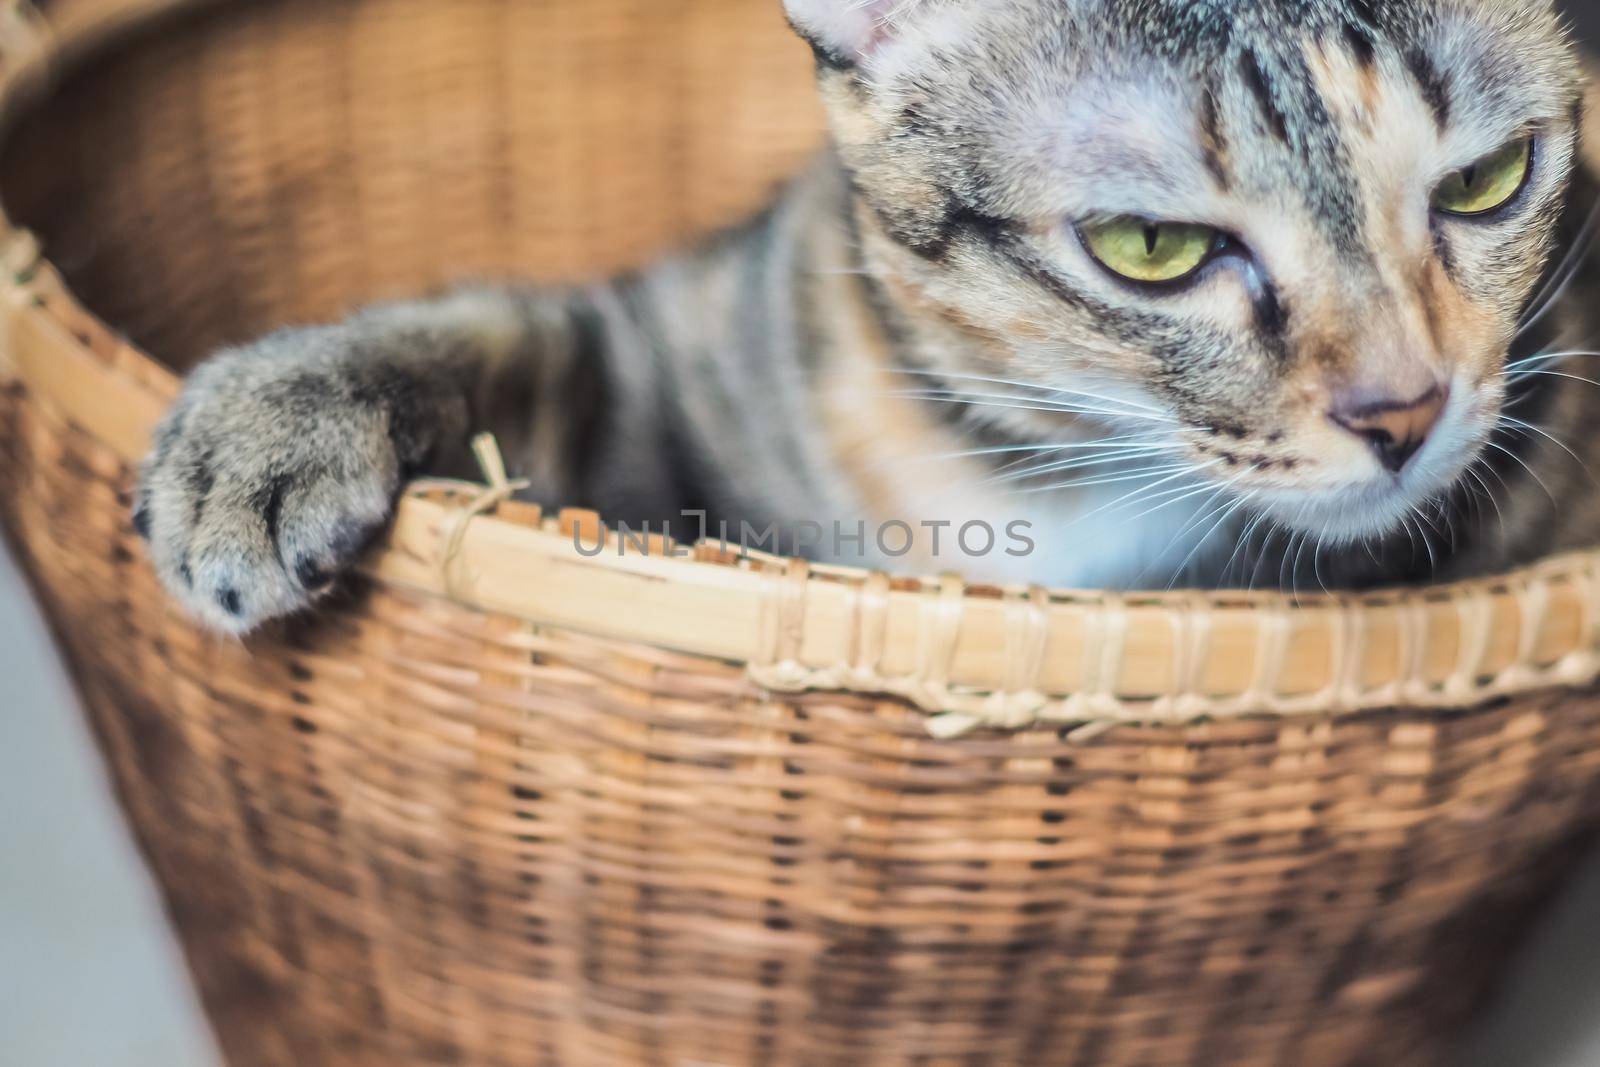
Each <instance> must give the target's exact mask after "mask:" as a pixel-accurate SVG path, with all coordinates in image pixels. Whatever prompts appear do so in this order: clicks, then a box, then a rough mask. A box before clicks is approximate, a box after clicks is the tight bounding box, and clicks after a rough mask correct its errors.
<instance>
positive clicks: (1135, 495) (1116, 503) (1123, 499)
mask: <svg viewBox="0 0 1600 1067" xmlns="http://www.w3.org/2000/svg"><path fill="white" fill-rule="evenodd" d="M1221 462H1222V461H1221V460H1213V461H1212V462H1210V463H1203V464H1200V465H1199V466H1196V467H1193V468H1190V469H1189V470H1188V471H1179V472H1178V473H1176V474H1169V475H1167V476H1166V477H1165V478H1162V479H1161V480H1160V481H1157V482H1153V483H1152V484H1150V485H1146V486H1140V487H1139V488H1138V489H1135V490H1133V491H1132V492H1130V493H1125V494H1123V495H1122V496H1120V497H1118V498H1117V499H1115V500H1113V501H1111V502H1110V503H1108V504H1102V505H1101V506H1100V507H1097V508H1095V509H1094V510H1093V511H1091V512H1089V513H1088V514H1086V515H1080V516H1078V517H1077V518H1075V519H1073V520H1072V521H1071V522H1069V523H1067V528H1068V529H1070V528H1072V527H1073V526H1076V525H1078V524H1079V523H1081V522H1087V521H1088V520H1090V519H1092V518H1094V517H1095V516H1097V515H1100V514H1102V513H1104V512H1107V511H1111V510H1112V509H1114V508H1118V507H1120V506H1123V505H1127V506H1135V507H1136V506H1137V503H1136V501H1139V500H1140V497H1141V494H1146V495H1144V496H1143V497H1142V502H1145V503H1148V502H1149V501H1151V500H1159V499H1160V498H1161V497H1163V496H1167V495H1170V494H1172V493H1182V492H1187V491H1188V490H1189V489H1190V488H1191V487H1190V486H1189V485H1187V484H1185V485H1178V486H1174V487H1173V488H1171V489H1163V490H1162V491H1161V492H1159V493H1154V494H1151V493H1149V490H1152V489H1155V488H1157V487H1158V486H1162V485H1165V484H1166V483H1168V482H1172V481H1177V480H1178V479H1180V478H1182V477H1184V476H1185V475H1186V474H1198V473H1200V472H1201V471H1204V470H1208V469H1210V468H1211V467H1215V466H1218V465H1219V464H1220V463H1221ZM1161 506H1162V507H1165V506H1166V505H1165V504H1163V505H1161ZM1156 510H1158V511H1159V510H1160V508H1157V509H1156ZM1146 514H1149V512H1146ZM1143 517H1144V516H1143V515H1139V516H1135V518H1136V519H1138V518H1143Z"/></svg>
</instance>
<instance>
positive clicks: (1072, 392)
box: [889, 367, 1166, 415]
mask: <svg viewBox="0 0 1600 1067" xmlns="http://www.w3.org/2000/svg"><path fill="white" fill-rule="evenodd" d="M889 371H890V373H891V374H904V375H906V376H907V377H920V378H935V379H942V380H945V381H952V382H973V383H976V384H979V385H1007V386H1011V387H1012V388H1014V389H1029V390H1032V391H1034V392H1040V393H1049V394H1051V395H1053V396H1081V397H1087V398H1088V399H1090V400H1104V401H1105V402H1106V403H1108V404H1121V405H1122V406H1124V407H1129V408H1133V409H1134V410H1136V411H1148V412H1152V413H1154V414H1158V415H1165V414H1166V412H1165V411H1164V410H1163V409H1161V408H1160V407H1157V406H1155V405H1152V404H1142V403H1140V402H1138V401H1136V400H1128V399H1126V398H1123V397H1116V396H1106V395H1105V394H1103V393H1093V392H1089V391H1088V390H1084V389H1072V388H1068V387H1063V386H1055V385H1043V384H1040V383H1039V382H1022V381H1017V380H1015V379H1012V378H988V377H984V376H982V375H978V374H958V373H954V372H945V371H936V370H922V369H918V368H915V367H891V368H889Z"/></svg>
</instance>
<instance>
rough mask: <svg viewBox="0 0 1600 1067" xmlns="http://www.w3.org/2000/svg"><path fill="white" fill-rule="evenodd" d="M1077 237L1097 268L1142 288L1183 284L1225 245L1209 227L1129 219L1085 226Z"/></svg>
mask: <svg viewBox="0 0 1600 1067" xmlns="http://www.w3.org/2000/svg"><path fill="white" fill-rule="evenodd" d="M1080 232H1081V233H1082V234H1083V243H1084V245H1085V246H1087V247H1088V249H1089V254H1090V255H1092V256H1094V258H1095V260H1096V261H1098V262H1099V264H1100V265H1101V266H1102V267H1104V268H1105V269H1106V270H1108V271H1110V272H1111V273H1113V274H1116V275H1119V276H1121V277H1123V278H1126V279H1128V280H1129V281H1134V282H1142V283H1144V284H1146V285H1163V284H1169V283H1172V282H1179V281H1183V280H1184V279H1185V278H1188V277H1189V276H1190V275H1192V274H1194V273H1195V272H1196V271H1198V270H1199V269H1200V268H1201V267H1203V266H1205V265H1206V263H1207V262H1209V261H1210V259H1211V257H1212V255H1213V254H1214V253H1216V252H1217V251H1218V249H1220V248H1221V247H1222V245H1223V243H1224V241H1225V237H1224V236H1223V234H1222V233H1221V232H1219V231H1217V230H1214V229H1212V228H1211V227H1209V226H1197V225H1194V224H1192V223H1184V222H1155V221H1152V220H1150V219H1141V218H1137V217H1135V216H1132V215H1123V216H1120V217H1118V218H1113V219H1106V220H1104V221H1100V222H1089V223H1084V224H1083V226H1082V227H1080Z"/></svg>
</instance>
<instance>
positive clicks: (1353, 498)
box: [1260, 463, 1467, 545]
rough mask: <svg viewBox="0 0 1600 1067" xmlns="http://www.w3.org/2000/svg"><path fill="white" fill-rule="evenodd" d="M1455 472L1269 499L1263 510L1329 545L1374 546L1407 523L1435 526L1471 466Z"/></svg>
mask: <svg viewBox="0 0 1600 1067" xmlns="http://www.w3.org/2000/svg"><path fill="white" fill-rule="evenodd" d="M1451 466H1452V467H1453V468H1454V469H1453V470H1451V471H1449V472H1448V474H1446V472H1444V471H1439V470H1430V471H1427V472H1418V473H1416V474H1414V475H1409V476H1407V477H1401V478H1395V477H1388V476H1385V477H1381V478H1373V479H1372V480H1370V481H1368V482H1357V483H1353V484H1350V485H1345V486H1339V487H1337V488H1332V489H1322V490H1310V491H1303V492H1277V493H1272V494H1264V495H1263V496H1262V498H1261V501H1262V503H1261V506H1260V507H1261V510H1262V511H1264V512H1266V513H1267V514H1268V516H1270V517H1271V518H1272V519H1273V520H1274V521H1276V522H1278V523H1279V524H1281V525H1283V526H1285V527H1287V528H1289V529H1291V530H1298V531H1300V532H1302V533H1305V534H1308V535H1310V536H1312V537H1315V538H1317V539H1319V540H1320V541H1322V542H1325V543H1327V544H1334V545H1337V544H1352V543H1357V542H1361V541H1373V540H1377V539H1380V538H1383V537H1386V536H1390V535H1393V534H1396V533H1398V532H1400V531H1401V530H1403V529H1404V528H1405V526H1406V524H1407V523H1408V522H1419V521H1420V522H1422V523H1424V524H1426V523H1427V522H1429V521H1431V519H1432V516H1433V515H1434V513H1435V511H1436V510H1437V504H1438V501H1440V500H1441V499H1443V498H1444V497H1445V496H1447V495H1448V494H1449V492H1450V490H1451V488H1452V487H1453V486H1455V485H1456V484H1457V482H1458V481H1459V479H1460V478H1462V477H1463V476H1464V473H1465V470H1466V466H1467V465H1466V464H1465V463H1453V464H1451Z"/></svg>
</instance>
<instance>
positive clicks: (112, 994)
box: [0, 0, 1600, 1067]
mask: <svg viewBox="0 0 1600 1067" xmlns="http://www.w3.org/2000/svg"><path fill="white" fill-rule="evenodd" d="M765 2H775V0H765ZM1570 6H1571V10H1572V13H1573V15H1574V18H1575V19H1576V21H1577V22H1578V23H1579V24H1580V25H1581V26H1582V28H1584V29H1585V30H1586V32H1588V33H1589V34H1591V37H1592V39H1596V40H1600V5H1596V4H1595V3H1594V2H1593V0H1579V2H1577V3H1574V4H1572V5H1570ZM1597 943H1600V858H1597V860H1596V862H1595V863H1594V864H1593V865H1591V867H1590V869H1588V870H1587V871H1585V872H1584V873H1583V874H1582V875H1581V876H1580V878H1579V879H1578V882H1577V884H1576V885H1574V886H1573V887H1572V889H1571V891H1570V892H1569V893H1568V894H1567V895H1566V897H1565V898H1564V899H1563V900H1562V901H1561V902H1560V903H1559V904H1558V905H1557V907H1556V908H1555V909H1554V911H1553V912H1552V914H1551V915H1550V916H1549V917H1548V918H1547V920H1546V921H1545V922H1544V923H1543V924H1542V926H1541V928H1540V930H1539V931H1538V933H1537V934H1536V936H1535V938H1534V940H1533V943H1532V944H1531V945H1530V946H1529V947H1528V949H1527V951H1526V952H1525V953H1524V957H1523V959H1522V961H1521V963H1520V964H1519V966H1518V969H1517V971H1516V973H1515V974H1514V975H1513V976H1512V978H1511V980H1510V981H1509V983H1508V984H1507V986H1506V988H1505V990H1504V992H1503V993H1502V995H1501V996H1500V998H1499V999H1498V1001H1497V1003H1496V1004H1495V1005H1494V1007H1493V1010H1491V1011H1490V1012H1489V1013H1487V1014H1486V1016H1485V1018H1484V1019H1483V1020H1481V1022H1480V1023H1479V1025H1478V1026H1477V1028H1476V1029H1475V1031H1474V1033H1473V1034H1471V1035H1469V1041H1468V1045H1469V1047H1468V1049H1467V1051H1466V1053H1465V1055H1464V1058H1463V1062H1462V1065H1461V1067H1600V953H1596V952H1594V951H1593V950H1592V948H1591V946H1593V945H1595V944H1597ZM215 1063H216V1053H215V1050H214V1048H213V1046H212V1043H211V1038H210V1035H209V1034H208V1033H207V1031H206V1030H205V1027H204V1026H203V1024H202V1023H201V1022H200V1020H199V1015H198V1012H197V1010H196V1007H195V1003H194V995H193V992H192V991H191V989H190V988H189V986H188V983H187V980H186V978H185V977H184V974H183V971H182V967H181V963H180V961H179V959H178V955H177V951H176V949H175V947H174V945H173V944H172V942H171V940H170V937H169V935H168V933H167V930H166V927H165V925H164V923H163V921H162V917H161V913H160V907H159V904H158V902H157V900H156V897H155V895H154V892H153V890H152V888H151V885H150V883H149V880H148V878H147V877H146V875H145V873H144V871H143V869H142V867H141V866H140V864H139V861H138V859H137V857H136V855H135V853H134V851H133V848H132V846H131V844H130V843H129V841H128V840H127V838H126V836H125V833H124V830H123V827H122V824H121V822H120V817H119V816H118V815H117V813H116V811H115V808H114V806H113V804H112V802H111V798H110V796H109V794H108V793H107V791H106V785H105V776H104V774H103V772H102V770H101V768H100V766H99V761H98V757H97V755H96V754H95V752H94V750H93V746H92V744H91V743H90V740H89V737H88V735H87V733H86V731H85V728H84V726H83V722H82V719H81V717H80V716H79V714H78V712H77V711H76V709H75V701H74V699H73V697H72V695H71V692H70V690H69V688H68V685H67V681H66V677H65V675H64V673H63V671H62V668H61V666H60V664H59V662H58V661H57V659H56V656H55V654H54V651H53V650H52V649H51V647H50V645H49V642H48V639H47V638H46V636H45V633H44V629H43V627H42V625H41V623H40V620H39V618H38V616H37V614H36V612H35V610H34V608H33V606H32V604H31V603H30V602H29V600H28V597H27V594H26V591H25V589H24V588H23V586H22V582H21V579H20V577H19V576H18V574H17V572H16V570H15V568H14V567H13V566H12V565H11V562H10V560H9V559H7V558H6V557H5V556H4V555H3V553H0V1064H5V1065H6V1067H213V1065H214V1064H215ZM1219 1067H1220V1065H1219Z"/></svg>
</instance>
